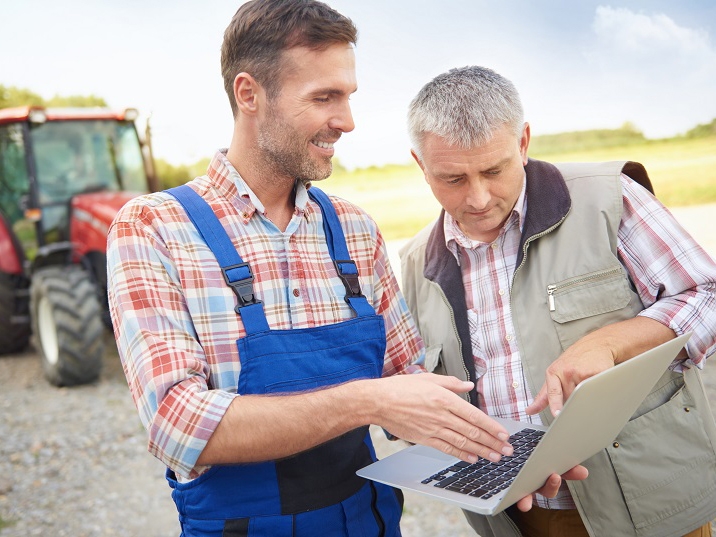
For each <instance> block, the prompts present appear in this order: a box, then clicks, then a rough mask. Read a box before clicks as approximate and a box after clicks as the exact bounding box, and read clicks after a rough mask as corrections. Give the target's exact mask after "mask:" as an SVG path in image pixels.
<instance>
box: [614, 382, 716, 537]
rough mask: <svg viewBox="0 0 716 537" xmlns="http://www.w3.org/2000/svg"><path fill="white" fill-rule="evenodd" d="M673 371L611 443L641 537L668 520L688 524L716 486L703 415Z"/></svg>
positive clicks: (714, 457) (715, 461)
mask: <svg viewBox="0 0 716 537" xmlns="http://www.w3.org/2000/svg"><path fill="white" fill-rule="evenodd" d="M671 375H672V376H673V377H674V378H673V380H672V381H671V382H670V383H668V384H666V385H664V386H662V387H661V388H660V389H658V390H655V391H654V392H652V394H650V395H649V396H648V397H647V400H645V402H644V404H642V407H641V408H640V409H639V411H637V415H638V417H636V418H634V419H632V420H630V421H629V422H628V423H627V424H626V426H625V427H624V429H623V430H622V431H621V432H620V433H619V436H617V438H616V441H615V442H614V443H613V444H612V445H611V446H609V447H607V454H608V456H609V458H610V460H611V462H612V465H613V467H614V471H615V473H616V476H617V479H618V480H619V485H620V487H621V489H622V493H623V496H624V501H625V502H626V506H627V509H628V510H629V514H630V516H631V519H632V522H633V524H634V527H635V529H636V530H637V534H638V535H651V534H652V533H651V532H652V531H653V530H654V528H655V525H656V524H660V523H665V522H666V520H667V519H668V521H669V524H670V526H671V527H677V526H679V524H681V527H686V526H688V524H689V517H690V516H691V513H690V512H689V511H688V509H689V508H690V507H691V506H693V505H695V504H699V503H700V502H703V501H704V499H705V498H707V497H710V496H712V495H713V493H714V490H716V481H714V478H713V476H714V473H715V472H716V453H715V452H714V448H713V446H712V444H711V442H710V441H709V439H708V437H707V435H706V432H705V429H704V422H703V418H702V416H701V413H700V411H699V409H697V408H696V407H695V406H694V402H693V399H692V397H691V395H690V393H689V391H688V388H687V387H686V386H685V385H684V383H683V377H681V375H677V374H675V373H671ZM650 399H651V402H650V401H649V400H650ZM664 399H666V402H664V403H663V404H660V405H658V406H656V407H654V408H653V409H651V410H649V408H650V407H651V406H652V405H653V404H654V403H655V402H657V401H660V400H664ZM644 410H646V412H644V413H643V414H641V415H639V412H641V411H644ZM706 410H707V409H704V411H706ZM679 519H682V520H681V523H680V522H679Z"/></svg>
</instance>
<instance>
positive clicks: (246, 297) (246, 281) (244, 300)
mask: <svg viewBox="0 0 716 537" xmlns="http://www.w3.org/2000/svg"><path fill="white" fill-rule="evenodd" d="M242 267H246V268H247V269H248V271H249V276H248V278H242V279H241V280H238V281H235V282H232V281H231V280H230V279H229V276H228V274H227V271H229V270H233V269H237V268H242ZM221 273H222V274H223V276H224V281H225V282H226V285H228V286H229V287H231V289H232V290H233V291H234V293H235V294H236V296H237V297H238V298H239V305H238V306H236V308H237V309H238V308H242V307H244V306H250V305H251V304H261V301H260V300H257V299H256V296H255V295H254V275H253V273H252V272H251V267H250V266H249V264H248V263H240V264H238V265H232V266H230V267H225V268H223V267H222V269H221Z"/></svg>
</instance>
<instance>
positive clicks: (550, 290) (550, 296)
mask: <svg viewBox="0 0 716 537" xmlns="http://www.w3.org/2000/svg"><path fill="white" fill-rule="evenodd" d="M621 270H622V269H621V267H614V268H610V269H605V270H600V271H599V272H594V273H592V274H588V275H585V276H582V277H580V278H575V279H573V280H569V281H567V282H565V283H562V284H551V285H548V286H547V301H548V302H549V311H556V309H557V307H556V305H555V301H554V293H555V292H556V291H558V290H560V289H567V288H569V287H572V286H573V285H579V284H581V283H584V282H588V281H591V280H599V279H602V278H604V277H606V276H611V275H612V274H620V273H621Z"/></svg>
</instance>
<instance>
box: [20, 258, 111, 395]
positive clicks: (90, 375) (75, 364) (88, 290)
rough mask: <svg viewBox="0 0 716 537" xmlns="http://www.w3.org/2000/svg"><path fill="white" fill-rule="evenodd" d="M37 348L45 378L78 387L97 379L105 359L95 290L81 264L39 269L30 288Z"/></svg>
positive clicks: (102, 327)
mask: <svg viewBox="0 0 716 537" xmlns="http://www.w3.org/2000/svg"><path fill="white" fill-rule="evenodd" d="M30 311H31V316H32V331H33V337H34V343H35V348H36V349H37V351H38V352H39V354H40V358H41V360H42V368H43V370H44V372H45V377H46V378H47V380H48V381H49V382H50V383H51V384H54V385H55V386H76V385H79V384H87V383H90V382H93V381H95V380H97V378H98V377H99V374H100V371H101V370H102V356H103V355H104V325H103V324H102V318H101V311H100V304H99V300H98V298H97V290H96V289H95V284H94V283H93V281H92V278H91V277H90V275H89V274H88V273H87V272H86V271H84V270H83V269H82V268H81V267H80V266H79V265H70V266H65V267H49V268H44V269H41V270H38V271H37V272H36V273H35V275H34V276H33V278H32V284H31V285H30Z"/></svg>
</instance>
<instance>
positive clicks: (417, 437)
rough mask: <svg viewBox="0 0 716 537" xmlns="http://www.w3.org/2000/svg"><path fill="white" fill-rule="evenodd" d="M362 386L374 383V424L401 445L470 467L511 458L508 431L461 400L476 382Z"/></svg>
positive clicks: (420, 377)
mask: <svg viewBox="0 0 716 537" xmlns="http://www.w3.org/2000/svg"><path fill="white" fill-rule="evenodd" d="M358 382H365V383H371V388H372V389H373V390H375V393H376V396H375V397H374V398H373V403H374V405H375V417H374V418H373V419H372V420H371V422H372V423H374V424H376V425H380V426H381V427H383V428H384V429H385V430H387V431H388V432H389V433H391V434H392V435H394V436H397V437H398V438H401V439H402V440H406V441H408V442H412V443H415V444H423V445H426V446H430V447H433V448H436V449H439V450H440V451H443V452H445V453H447V454H448V455H452V456H453V457H458V458H460V459H462V460H464V461H467V462H471V463H472V462H475V461H476V460H477V458H478V457H482V458H484V459H488V460H491V461H498V460H500V458H501V457H502V455H512V452H513V450H512V446H510V444H508V443H507V439H508V438H509V434H508V433H507V430H506V429H505V428H504V427H503V426H502V425H500V424H499V423H497V422H496V421H495V420H493V419H492V418H490V417H489V416H488V415H487V414H485V413H484V412H482V411H481V410H479V409H477V408H475V407H474V406H473V405H471V404H470V403H468V402H467V401H465V400H464V399H463V398H461V397H460V396H459V395H458V394H461V393H467V392H469V391H470V390H471V389H472V388H473V387H474V385H473V383H472V382H465V381H461V380H459V379H457V378H455V377H446V376H442V375H435V374H432V373H419V374H412V375H395V376H393V377H388V378H382V379H376V380H368V381H358Z"/></svg>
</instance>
